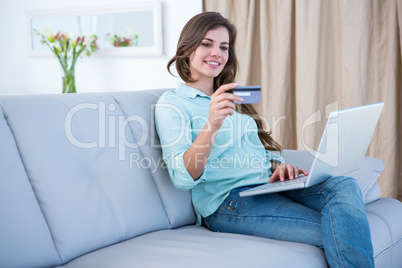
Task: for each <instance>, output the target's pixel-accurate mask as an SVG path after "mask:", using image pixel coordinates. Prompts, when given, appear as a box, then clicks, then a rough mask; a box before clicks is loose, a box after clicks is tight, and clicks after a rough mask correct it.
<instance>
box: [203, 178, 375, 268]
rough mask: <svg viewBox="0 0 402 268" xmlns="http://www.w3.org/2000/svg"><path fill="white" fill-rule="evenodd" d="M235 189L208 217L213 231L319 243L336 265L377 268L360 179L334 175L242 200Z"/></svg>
mask: <svg viewBox="0 0 402 268" xmlns="http://www.w3.org/2000/svg"><path fill="white" fill-rule="evenodd" d="M248 188H251V187H242V188H237V189H234V190H233V191H232V192H231V193H230V195H229V196H228V197H227V198H226V199H225V201H224V202H223V203H222V205H221V206H220V207H219V209H218V210H217V211H216V212H215V213H213V214H212V215H210V216H208V217H206V218H204V223H205V225H206V226H207V228H208V229H210V230H212V231H216V232H228V233H239V234H247V235H254V236H261V237H266V238H271V239H278V240H285V241H292V242H300V243H306V244H310V245H314V246H317V247H320V248H323V249H324V252H325V256H326V258H327V261H328V264H329V265H330V267H365V268H366V267H374V259H373V247H372V244H371V236H370V229H369V225H368V221H367V217H366V212H365V207H364V204H363V198H362V194H361V190H360V188H359V186H358V184H357V182H356V180H355V179H353V178H349V177H333V178H330V179H328V180H326V181H325V182H323V183H321V184H318V185H315V186H312V187H309V188H306V189H300V190H293V191H287V192H282V193H274V194H266V195H257V196H251V197H240V196H239V194H238V193H239V192H240V191H242V190H245V189H248Z"/></svg>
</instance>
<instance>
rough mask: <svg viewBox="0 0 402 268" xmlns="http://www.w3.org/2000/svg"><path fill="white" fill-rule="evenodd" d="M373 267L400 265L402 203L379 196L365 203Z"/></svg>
mask: <svg viewBox="0 0 402 268" xmlns="http://www.w3.org/2000/svg"><path fill="white" fill-rule="evenodd" d="M366 213H367V219H368V221H369V224H370V232H371V241H372V242H373V247H374V258H375V267H402V254H401V253H402V225H401V222H402V203H401V202H399V201H398V200H395V199H392V198H381V199H379V200H377V201H375V202H372V203H370V204H368V205H366Z"/></svg>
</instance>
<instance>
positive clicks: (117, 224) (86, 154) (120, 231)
mask: <svg viewBox="0 0 402 268" xmlns="http://www.w3.org/2000/svg"><path fill="white" fill-rule="evenodd" d="M58 100H59V101H60V102H62V103H63V104H64V106H65V107H66V108H67V109H70V107H69V106H68V105H67V104H66V103H65V101H64V100H62V99H61V98H58ZM74 122H76V124H77V129H78V132H79V134H80V135H81V136H83V134H82V131H81V128H80V125H79V124H78V121H77V119H74ZM85 156H86V159H87V162H88V165H87V166H88V171H89V175H90V177H91V179H92V181H93V182H96V185H97V186H98V187H99V188H100V189H101V191H102V192H103V194H104V197H105V199H106V201H107V203H108V205H109V207H110V209H111V212H112V215H113V218H114V221H115V223H116V228H117V231H118V233H119V235H120V237H121V238H123V233H122V230H121V227H120V222H119V220H118V217H117V215H116V211H115V209H114V208H113V205H112V202H111V201H110V198H109V196H108V194H107V193H106V191H105V188H104V187H103V186H102V185H101V184H100V183H99V182H98V181H97V180H95V179H93V177H94V176H93V171H92V169H90V168H89V167H90V165H89V156H88V151H87V150H85Z"/></svg>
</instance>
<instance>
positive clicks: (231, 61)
mask: <svg viewBox="0 0 402 268" xmlns="http://www.w3.org/2000/svg"><path fill="white" fill-rule="evenodd" d="M235 41H236V29H235V27H234V25H232V24H231V23H230V22H229V21H228V20H227V19H225V18H223V17H222V16H221V15H220V14H219V13H215V12H206V13H201V14H199V15H196V16H195V17H193V18H192V19H191V20H190V21H189V22H188V23H187V24H186V25H185V26H184V28H183V30H182V32H181V35H180V39H179V42H178V45H177V52H176V55H175V56H174V57H173V58H172V59H171V60H170V61H169V63H168V70H169V72H170V67H171V65H172V64H175V65H176V70H177V72H178V74H179V75H180V77H181V78H182V80H183V81H184V82H185V83H183V84H180V85H179V86H178V87H177V89H176V90H174V91H169V92H166V93H164V94H163V95H162V96H161V98H160V99H159V101H158V104H157V106H156V114H155V120H156V127H157V131H158V134H159V137H160V140H161V145H162V149H163V156H164V160H165V162H166V164H167V166H168V170H169V175H170V177H171V179H172V182H173V183H174V185H175V186H176V187H177V188H179V189H182V190H188V189H192V202H193V206H194V209H195V211H196V214H197V225H201V224H202V223H204V224H205V226H206V227H207V228H208V229H210V230H212V231H219V232H231V233H241V234H248V235H255V236H261V237H267V238H272V239H280V240H286V241H293V242H301V243H307V244H311V245H314V246H318V247H321V248H323V249H324V251H325V254H326V257H327V260H328V263H329V264H330V266H331V267H373V265H374V264H373V263H374V261H373V249H372V245H371V239H370V230H369V226H368V222H367V218H366V214H365V207H364V204H363V201H362V195H361V191H360V189H359V187H358V184H357V183H356V181H355V180H354V179H352V178H348V177H334V178H330V179H328V180H327V181H325V182H323V183H321V184H319V185H316V186H312V187H310V188H307V189H302V190H294V191H288V192H283V193H275V194H266V195H259V196H254V197H244V198H240V197H239V194H238V193H239V192H240V191H242V190H245V189H248V188H250V187H253V186H255V185H259V184H263V183H267V182H268V181H269V182H275V181H278V180H281V181H283V180H285V178H289V179H291V180H292V179H297V178H298V176H299V175H300V174H304V175H307V172H306V171H305V170H302V169H300V170H299V169H298V168H297V167H295V166H292V165H289V164H285V161H284V159H283V158H282V157H281V156H280V155H279V154H277V153H273V151H276V152H278V151H279V152H280V151H281V147H280V145H279V144H278V143H276V142H275V141H274V140H273V139H272V138H271V136H270V133H267V132H265V131H264V130H263V126H262V123H261V119H260V118H258V116H256V112H255V110H254V108H253V107H252V106H251V105H246V104H244V105H239V104H235V103H234V102H238V103H241V101H242V98H240V97H239V96H236V95H234V94H232V93H231V92H232V89H233V88H235V87H236V86H237V84H236V83H234V81H235V77H236V74H237V59H236V53H235V48H234V46H235Z"/></svg>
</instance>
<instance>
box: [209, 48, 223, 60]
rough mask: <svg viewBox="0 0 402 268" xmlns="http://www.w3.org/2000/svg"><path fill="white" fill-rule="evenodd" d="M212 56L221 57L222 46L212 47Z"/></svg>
mask: <svg viewBox="0 0 402 268" xmlns="http://www.w3.org/2000/svg"><path fill="white" fill-rule="evenodd" d="M211 56H214V57H217V58H220V57H221V50H220V48H219V47H218V46H216V47H215V46H214V47H213V48H212V49H211Z"/></svg>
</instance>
